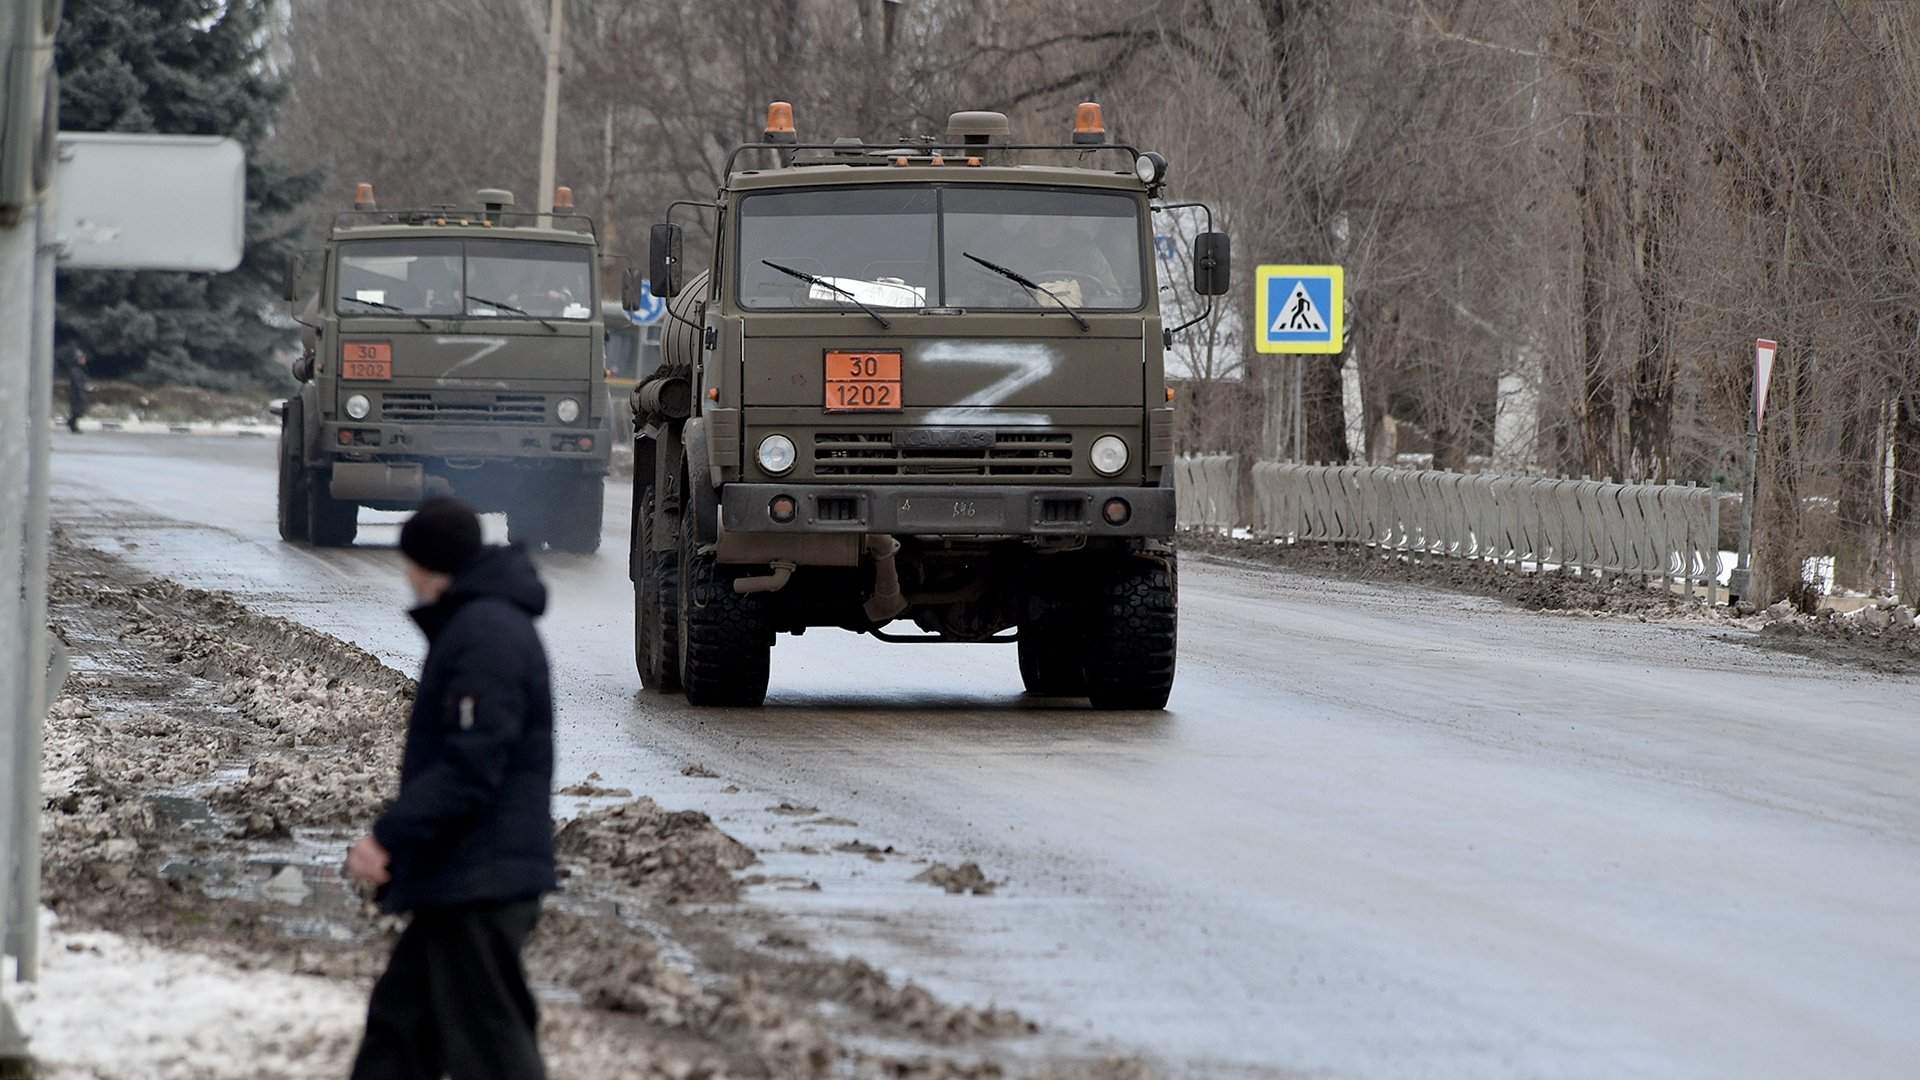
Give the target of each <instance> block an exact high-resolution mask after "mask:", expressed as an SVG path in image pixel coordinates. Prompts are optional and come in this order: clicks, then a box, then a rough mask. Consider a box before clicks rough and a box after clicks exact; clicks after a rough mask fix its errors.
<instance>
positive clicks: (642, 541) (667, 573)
mask: <svg viewBox="0 0 1920 1080" xmlns="http://www.w3.org/2000/svg"><path fill="white" fill-rule="evenodd" d="M653 513H654V498H653V488H651V487H649V488H647V489H646V496H645V497H644V498H642V499H641V501H640V528H639V530H638V536H637V537H636V538H635V541H634V543H635V544H636V545H637V547H636V550H635V551H634V553H633V567H634V575H633V663H634V666H635V667H636V668H638V669H639V670H640V685H642V686H644V687H646V688H648V689H650V690H659V691H662V692H668V691H673V690H678V689H680V604H679V598H680V560H679V558H678V557H677V556H676V555H675V554H674V553H673V552H671V551H665V552H661V551H655V550H653Z"/></svg>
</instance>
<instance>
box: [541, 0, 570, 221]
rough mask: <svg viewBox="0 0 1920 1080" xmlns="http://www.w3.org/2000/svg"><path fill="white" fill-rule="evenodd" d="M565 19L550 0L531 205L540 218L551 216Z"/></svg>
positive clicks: (560, 1) (560, 3)
mask: <svg viewBox="0 0 1920 1080" xmlns="http://www.w3.org/2000/svg"><path fill="white" fill-rule="evenodd" d="M566 17H567V7H566V0H552V8H551V10H550V12H549V14H548V16H547V103H546V111H545V112H544V113H543V114H542V115H541V117H540V197H539V199H538V200H537V201H536V203H535V205H536V206H538V207H539V208H540V213H541V214H542V215H543V216H544V215H549V214H552V213H553V185H554V168H555V162H554V156H555V154H556V152H557V149H556V148H557V147H558V145H559V138H560V41H561V35H562V34H563V33H564V32H565V30H566ZM545 220H550V219H545V218H544V217H543V223H544V222H545Z"/></svg>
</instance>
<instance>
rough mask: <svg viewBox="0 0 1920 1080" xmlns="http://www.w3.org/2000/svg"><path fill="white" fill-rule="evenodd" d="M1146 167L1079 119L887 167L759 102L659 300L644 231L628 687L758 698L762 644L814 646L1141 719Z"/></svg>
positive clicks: (1154, 638) (657, 257)
mask: <svg viewBox="0 0 1920 1080" xmlns="http://www.w3.org/2000/svg"><path fill="white" fill-rule="evenodd" d="M747 155H751V157H752V160H753V163H754V164H755V165H756V166H761V167H754V168H743V167H740V166H741V163H742V158H743V156H747ZM1166 168H1167V164H1166V161H1165V160H1164V159H1163V158H1161V157H1160V156H1159V155H1157V154H1152V153H1144V152H1140V151H1137V150H1135V149H1134V148H1132V147H1129V146H1118V145H1113V144H1109V143H1107V142H1106V140H1105V132H1104V125H1103V124H1102V122H1101V119H1100V115H1099V107H1098V106H1097V105H1093V104H1086V105H1082V106H1081V107H1080V109H1079V112H1078V115H1077V117H1076V125H1075V132H1074V136H1073V141H1072V142H1069V143H1060V144H1046V145H1019V144H1014V143H1013V142H1012V141H1011V139H1010V138H1009V125H1008V121H1007V118H1006V117H1005V116H1003V115H1000V114H998V113H981V112H971V113H956V114H954V116H953V117H952V118H951V119H950V121H949V123H948V127H947V131H946V133H945V134H944V135H943V136H935V137H929V138H925V139H921V140H915V141H912V142H909V143H907V144H905V145H901V144H893V143H887V144H869V143H865V142H862V141H860V140H857V139H842V140H839V141H837V142H832V143H816V144H804V143H801V142H799V141H798V139H797V137H796V135H795V133H794V128H793V123H792V110H791V107H790V106H787V105H786V104H785V103H778V102H776V103H775V104H774V105H773V106H772V107H771V108H770V109H769V111H768V124H767V136H766V141H765V142H762V143H754V144H749V145H747V146H744V147H741V148H740V149H738V150H736V151H734V153H733V155H732V156H731V157H730V158H729V159H728V162H727V168H726V170H725V173H724V175H725V181H724V186H723V187H722V188H721V189H720V191H719V192H718V195H717V197H716V198H715V199H714V200H713V201H712V202H711V203H705V202H702V203H696V204H691V205H693V206H694V207H696V209H697V210H698V211H700V212H705V213H707V214H710V215H712V216H711V217H710V218H708V219H707V223H708V224H709V225H710V226H711V229H710V232H711V235H712V236H713V237H715V242H714V244H713V247H712V249H711V252H710V253H709V256H708V258H707V260H706V261H707V267H708V268H707V270H706V272H704V273H701V274H699V275H697V276H694V277H692V278H691V279H690V280H682V277H683V264H682V261H681V259H682V246H683V240H682V235H683V233H682V226H680V225H678V224H675V223H674V222H673V221H672V213H671V212H670V213H669V216H668V221H667V223H665V224H662V225H657V226H655V227H654V229H653V236H652V244H651V251H650V256H649V274H650V278H651V281H652V288H653V292H654V294H655V295H657V296H662V297H668V298H670V300H669V305H668V314H669V320H668V323H667V326H666V341H665V348H664V352H663V357H662V364H661V366H660V368H659V369H658V370H657V371H655V372H653V373H652V374H651V375H650V376H649V377H648V378H647V379H646V380H645V381H643V382H641V383H640V385H639V386H638V387H636V389H635V391H634V416H635V430H636V443H635V461H636V475H637V477H638V479H637V480H636V484H635V499H634V522H633V531H632V552H631V560H630V570H631V576H632V577H633V580H634V583H635V589H634V594H635V605H634V606H635V611H634V616H635V622H636V628H635V660H636V663H637V665H638V667H639V671H640V677H641V679H642V681H643V682H644V683H645V684H646V685H648V686H652V687H656V688H659V689H672V688H675V687H679V688H683V689H684V690H685V692H686V695H687V697H688V699H689V700H691V701H692V702H694V703H695V704H733V705H757V704H759V703H761V702H762V701H763V700H764V698H765V696H766V693H767V685H768V678H769V657H770V652H769V650H770V648H771V646H772V645H773V642H774V638H775V635H776V634H779V633H791V634H799V633H803V632H805V631H806V630H808V629H810V628H814V627H838V628H841V629H844V630H849V631H853V632H857V633H867V634H872V635H874V636H876V637H879V638H881V639H882V640H886V641H946V642H991V641H1002V642H1013V643H1015V648H1014V650H1013V651H1017V653H1018V658H1019V666H1020V673H1021V676H1022V677H1023V679H1024V681H1025V684H1026V687H1027V689H1028V690H1029V691H1030V692H1032V693H1035V694H1039V695H1045V696H1050V697H1076V696H1077V697H1085V698H1088V699H1090V700H1091V701H1092V703H1093V704H1094V705H1095V706H1098V707H1106V708H1149V709H1157V708H1161V707H1164V706H1165V704H1166V701H1167V696H1168V692H1169V690H1170V689H1171V688H1172V685H1173V676H1174V651H1175V634H1176V623H1177V613H1176V597H1177V580H1178V578H1177V573H1176V567H1175V557H1174V550H1173V545H1172V536H1173V532H1174V492H1173V469H1172V447H1173V422H1172V420H1173V412H1172V408H1171V405H1170V402H1171V400H1172V396H1173V395H1172V392H1171V391H1169V390H1168V389H1167V387H1166V382H1165V377H1164V374H1163V365H1162V351H1163V349H1164V348H1165V346H1166V345H1167V344H1168V343H1169V342H1170V341H1171V339H1172V338H1171V335H1172V333H1174V332H1175V331H1177V330H1178V329H1180V328H1177V327H1176V328H1172V329H1168V328H1165V327H1163V326H1162V323H1161V316H1160V305H1159V283H1158V281H1157V278H1156V274H1155V259H1154V258H1153V254H1154V235H1155V231H1154V228H1153V224H1152V221H1153V219H1152V215H1153V213H1154V212H1156V211H1157V210H1160V209H1165V208H1167V207H1165V206H1164V205H1163V204H1161V203H1159V202H1157V199H1158V196H1159V194H1160V191H1161V188H1162V185H1163V183H1164V181H1165V176H1166ZM686 205H689V204H676V207H675V209H678V208H680V207H682V206H686ZM1189 205H1191V204H1189ZM1193 249H1194V250H1193V261H1194V266H1195V268H1196V269H1195V272H1194V281H1193V288H1194V289H1195V291H1196V292H1198V293H1200V294H1203V295H1206V296H1209V297H1211V296H1214V295H1218V294H1220V293H1222V292H1224V291H1225V290H1226V288H1227V280H1228V274H1229V262H1230V258H1229V249H1228V245H1227V238H1226V237H1225V236H1224V235H1223V234H1219V233H1214V232H1211V231H1208V232H1205V233H1200V234H1199V235H1197V236H1195V237H1194V241H1193ZM901 621H904V622H906V623H908V624H911V626H912V627H913V628H914V629H913V630H911V631H908V632H904V633H902V632H896V631H895V630H894V629H893V628H894V627H895V626H896V625H898V624H899V623H900V622H901ZM847 678H848V679H849V680H850V681H856V682H857V680H858V679H859V678H860V673H859V672H858V671H857V670H854V669H852V668H849V670H848V672H847Z"/></svg>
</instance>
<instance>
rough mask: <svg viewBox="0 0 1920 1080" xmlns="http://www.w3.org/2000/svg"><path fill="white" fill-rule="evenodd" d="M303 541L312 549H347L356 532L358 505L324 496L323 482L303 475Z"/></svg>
mask: <svg viewBox="0 0 1920 1080" xmlns="http://www.w3.org/2000/svg"><path fill="white" fill-rule="evenodd" d="M306 487H307V539H308V540H310V541H311V542H312V543H313V546H314V547H347V546H349V545H351V544H352V543H353V538H354V537H355V536H356V535H358V534H359V532H360V504H359V503H352V502H343V501H341V500H339V499H336V498H334V497H333V496H332V495H330V494H328V493H327V478H326V477H325V476H320V475H316V474H314V473H308V474H307V485H306Z"/></svg>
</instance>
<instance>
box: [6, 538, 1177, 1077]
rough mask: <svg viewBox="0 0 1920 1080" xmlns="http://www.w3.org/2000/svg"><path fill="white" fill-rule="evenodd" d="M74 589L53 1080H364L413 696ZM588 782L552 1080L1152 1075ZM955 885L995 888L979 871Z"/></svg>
mask: <svg viewBox="0 0 1920 1080" xmlns="http://www.w3.org/2000/svg"><path fill="white" fill-rule="evenodd" d="M55 569H56V575H55V579H54V584H53V607H54V611H53V616H54V620H55V623H56V626H57V628H58V630H59V632H60V633H61V635H62V637H63V638H64V639H65V641H66V642H67V644H68V647H69V650H70V652H71V654H72V656H73V674H72V675H71V676H70V677H69V679H68V682H67V684H66V686H65V687H64V690H63V693H62V694H61V695H60V697H59V699H58V701H57V703H56V704H55V706H54V708H53V710H52V715H51V717H50V718H49V721H48V724H47V728H46V768H45V776H44V784H45V794H46V804H45V811H46V812H45V818H44V822H43V846H44V851H45V856H44V884H43V888H44V897H45V901H46V903H47V905H48V906H49V908H51V909H52V913H53V914H52V919H53V920H57V922H56V923H55V924H54V925H50V926H49V927H48V929H47V931H46V934H47V942H46V946H45V952H46V956H47V962H46V977H45V978H44V979H43V981H42V982H41V983H40V984H39V985H38V986H36V987H34V988H31V989H30V990H29V991H26V992H25V994H24V996H21V997H19V998H18V999H17V1007H18V1010H19V1011H20V1013H21V1014H22V1016H23V1018H24V1020H25V1022H26V1023H27V1024H28V1025H29V1028H30V1030H31V1031H33V1032H34V1033H35V1035H36V1043H35V1050H36V1052H37V1053H38V1055H39V1056H40V1058H41V1060H42V1063H43V1067H44V1069H45V1072H46V1074H47V1075H49V1076H54V1077H61V1076H75V1077H78V1076H86V1077H103V1078H122V1077H124V1078H128V1080H131V1078H135V1077H139V1078H148V1077H174V1076H180V1077H188V1076H191V1077H196V1078H199V1077H210V1078H225V1077H234V1078H240V1077H246V1078H254V1077H308V1076H315V1077H317V1076H338V1075H342V1074H343V1073H344V1071H345V1069H346V1065H347V1062H348V1061H349V1060H350V1058H351V1054H352V1050H353V1047H354V1045H355V1043H356V1042H357V1039H358V1035H359V1024H360V1018H361V1009H362V1007H363V1003H364V1000H365V995H366V992H367V990H368V988H369V986H370V984H371V980H372V978H373V977H374V976H375V975H376V974H377V973H378V971H379V970H380V968H381V966H382V965H383V964H384V961H385V956H386V952H387V950H388V949H389V948H390V946H391V941H392V938H393V935H394V934H396V933H397V932H398V930H399V928H400V926H401V922H400V921H399V920H396V919H392V918H386V917H382V916H380V915H379V914H378V913H377V911H376V910H375V909H374V908H373V906H372V904H371V902H370V900H369V898H368V897H367V896H366V895H364V894H363V893H362V892H361V891H359V890H358V889H356V888H354V887H353V886H351V885H350V884H349V883H348V882H347V881H345V880H344V879H343V878H342V876H341V874H340V863H341V857H342V854H343V852H344V850H345V847H346V845H347V844H348V843H350V842H351V841H352V840H353V839H354V838H355V837H356V836H358V835H359V834H360V832H361V831H362V830H364V828H365V827H366V825H367V824H368V823H369V822H370V821H371V820H372V819H373V817H374V816H375V815H376V814H377V813H378V812H379V809H380V807H381V806H382V804H383V803H384V802H385V801H386V800H387V799H388V798H390V797H391V795H392V793H393V790H394V785H395V783H396V780H395V778H396V776H397V762H398V755H399V750H400V742H401V738H402V735H403V732H404V727H405V721H406V716H407V712H408V709H409V707H410V704H411V699H412V694H413V683H412V681H411V680H410V679H408V678H407V677H405V676H403V675H401V674H400V673H398V672H395V671H393V670H391V669H389V668H387V667H385V666H384V665H382V664H381V663H380V662H379V661H378V660H376V659H375V658H374V657H372V656H370V655H369V654H367V653H364V652H362V651H360V650H358V649H355V648H353V647H351V646H348V645H346V644H343V643H341V642H339V641H337V640H335V639H332V638H329V637H326V636H324V635H321V634H318V633H316V632H313V631H310V630H307V629H304V628H302V627H300V626H298V625H295V624H293V623H290V622H287V621H284V620H280V619H274V618H268V617H264V616H261V615H258V614H256V613H253V612H251V611H249V610H247V609H246V608H244V607H243V606H241V605H239V604H237V603H235V602H234V601H233V600H231V599H230V598H228V597H226V596H223V595H219V594H215V593H209V592H204V591H199V590H194V589H188V588H183V587H181V586H178V585H175V584H173V583H170V582H166V581H156V580H149V579H143V578H141V577H140V576H138V575H136V574H134V573H132V572H130V571H129V570H128V569H126V568H125V567H123V566H121V565H120V564H119V563H117V562H115V561H114V560H112V559H111V558H109V557H107V556H104V555H101V554H98V553H96V552H93V551H90V550H87V549H83V548H80V547H77V546H75V545H73V544H71V543H69V542H67V541H66V540H65V539H64V538H62V539H61V541H60V542H59V543H58V544H57V551H56V568H55ZM595 780H597V778H589V779H586V780H582V781H579V782H577V783H575V784H573V785H569V787H568V788H566V789H563V792H567V793H574V794H578V795H579V796H581V797H582V798H585V799H589V800H592V801H593V802H595V803H596V805H593V806H592V808H590V809H587V810H585V811H583V812H581V813H579V814H578V816H576V817H574V818H573V819H572V820H570V821H566V822H563V823H562V824H561V825H560V827H559V829H558V832H557V834H556V849H557V853H558V856H559V860H560V863H561V872H562V877H563V881H564V886H563V888H562V889H561V891H560V892H558V893H557V894H555V895H554V896H552V897H550V898H549V900H548V903H547V905H546V913H545V915H544V917H543V921H542V925H541V928H540V930H539V931H538V932H536V934H535V935H534V937H533V939H532V940H531V941H530V943H529V946H528V952H527V963H528V970H529V975H530V977H531V978H532V980H533V982H534V984H535V986H536V989H537V991H538V992H539V993H540V995H541V998H542V1001H543V1024H542V1035H543V1040H544V1043H545V1046H546V1050H547V1054H548V1060H549V1065H550V1069H551V1072H552V1074H553V1075H555V1076H566V1077H570V1078H588V1080H591V1078H595V1077H603V1076H604V1077H614V1076H618V1077H668V1076H671V1077H676V1078H681V1080H685V1078H696V1077H707V1078H714V1080H718V1078H722V1077H814V1076H855V1077H867V1076H872V1077H880V1076H885V1077H926V1078H936V1077H1001V1076H1035V1077H1049V1078H1065V1077H1095V1076H1099V1077H1106V1076H1123V1077H1145V1076H1148V1075H1151V1074H1150V1071H1149V1070H1148V1069H1147V1067H1146V1066H1145V1065H1144V1064H1143V1063H1141V1062H1138V1061H1131V1060H1129V1061H1109V1060H1100V1059H1096V1058H1091V1057H1088V1058H1083V1057H1079V1056H1075V1055H1072V1054H1064V1053H1063V1051H1062V1050H1061V1049H1060V1047H1061V1045H1063V1043H1062V1041H1061V1040H1058V1039H1050V1040H1036V1038H1035V1033H1036V1032H1037V1031H1038V1030H1039V1029H1038V1028H1037V1027H1036V1025H1035V1024H1034V1023H1032V1022H1031V1021H1030V1020H1028V1019H1027V1018H1025V1017H1022V1016H1019V1015H1017V1014H1015V1013H1013V1012H1011V1011H1008V1010H1004V1009H999V1008H995V1007H993V1006H991V1005H989V1004H970V1003H950V1002H944V1001H941V1000H939V999H937V998H936V997H935V996H934V995H932V994H931V993H929V992H927V991H926V990H924V989H923V988H921V987H919V986H917V985H915V984H913V983H912V982H910V981H908V980H905V979H903V978H901V977H899V976H898V975H896V974H893V973H889V972H885V971H882V970H880V969H878V968H876V967H874V966H872V965H870V964H867V963H866V962H864V961H862V960H859V959H857V958H852V957H846V956H837V955H834V952H833V950H832V948H831V943H830V942H821V943H813V942H809V941H808V940H807V939H806V938H805V937H804V935H801V934H798V933H796V932H794V930H793V929H792V928H791V927H789V926H786V925H784V924H782V923H781V922H780V920H779V919H778V917H776V916H774V915H772V914H771V913H768V912H765V911H763V910H761V909H758V908H755V907H754V906H753V905H751V904H747V903H743V902H742V901H741V900H740V898H739V897H740V885H741V883H742V881H747V882H751V881H754V880H757V878H756V876H754V875H751V874H749V873H747V871H749V870H750V869H751V868H753V867H754V866H755V864H756V863H757V861H758V859H757V856H756V854H755V852H754V851H753V850H751V849H750V848H748V847H747V846H746V845H744V844H742V843H740V842H739V841H738V840H736V839H734V838H733V837H731V836H729V835H727V834H726V833H725V832H723V831H722V830H721V829H719V828H718V827H717V826H716V825H715V824H714V823H713V822H712V821H711V820H709V819H708V818H707V817H706V815H704V814H700V813H694V812H688V811H675V810H672V809H669V808H667V807H663V806H661V805H660V804H658V803H656V802H655V801H653V800H652V799H650V798H646V797H644V796H642V797H630V796H629V794H628V793H627V792H625V791H624V790H620V789H610V788H605V787H602V786H600V785H598V784H597V783H595V782H594V781H595ZM782 809H783V810H784V811H785V812H787V813H791V814H795V815H812V814H815V813H817V811H815V810H813V809H812V808H806V807H798V806H793V807H783V808H782ZM848 850H849V851H850V852H851V853H855V854H864V855H866V856H868V857H869V858H875V859H884V858H886V857H888V856H889V855H891V854H892V853H891V851H890V849H874V848H871V847H869V846H867V845H861V846H860V848H859V849H858V850H855V849H848ZM933 870H935V871H940V872H942V873H950V874H956V875H958V876H957V877H954V878H951V879H945V878H943V879H942V880H939V881H935V882H934V883H935V884H938V885H940V886H941V887H942V888H946V889H948V890H949V891H971V892H986V891H989V890H990V889H991V888H992V883H991V882H989V881H987V879H986V877H985V875H984V874H982V873H981V872H980V871H979V868H978V867H973V866H970V865H969V866H962V867H960V868H958V870H949V869H948V868H946V867H943V866H935V867H934V868H933ZM969 871H970V874H969V873H968V872H969ZM930 872H932V871H930ZM954 882H958V883H959V888H956V887H955V884H954ZM812 887H815V888H817V885H816V886H812ZM50 921H51V920H50ZM155 988H162V992H158V993H156V992H154V990H155ZM103 1029H111V1030H112V1031H113V1033H114V1034H113V1036H112V1037H111V1038H91V1037H89V1032H90V1031H96V1030H103Z"/></svg>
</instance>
